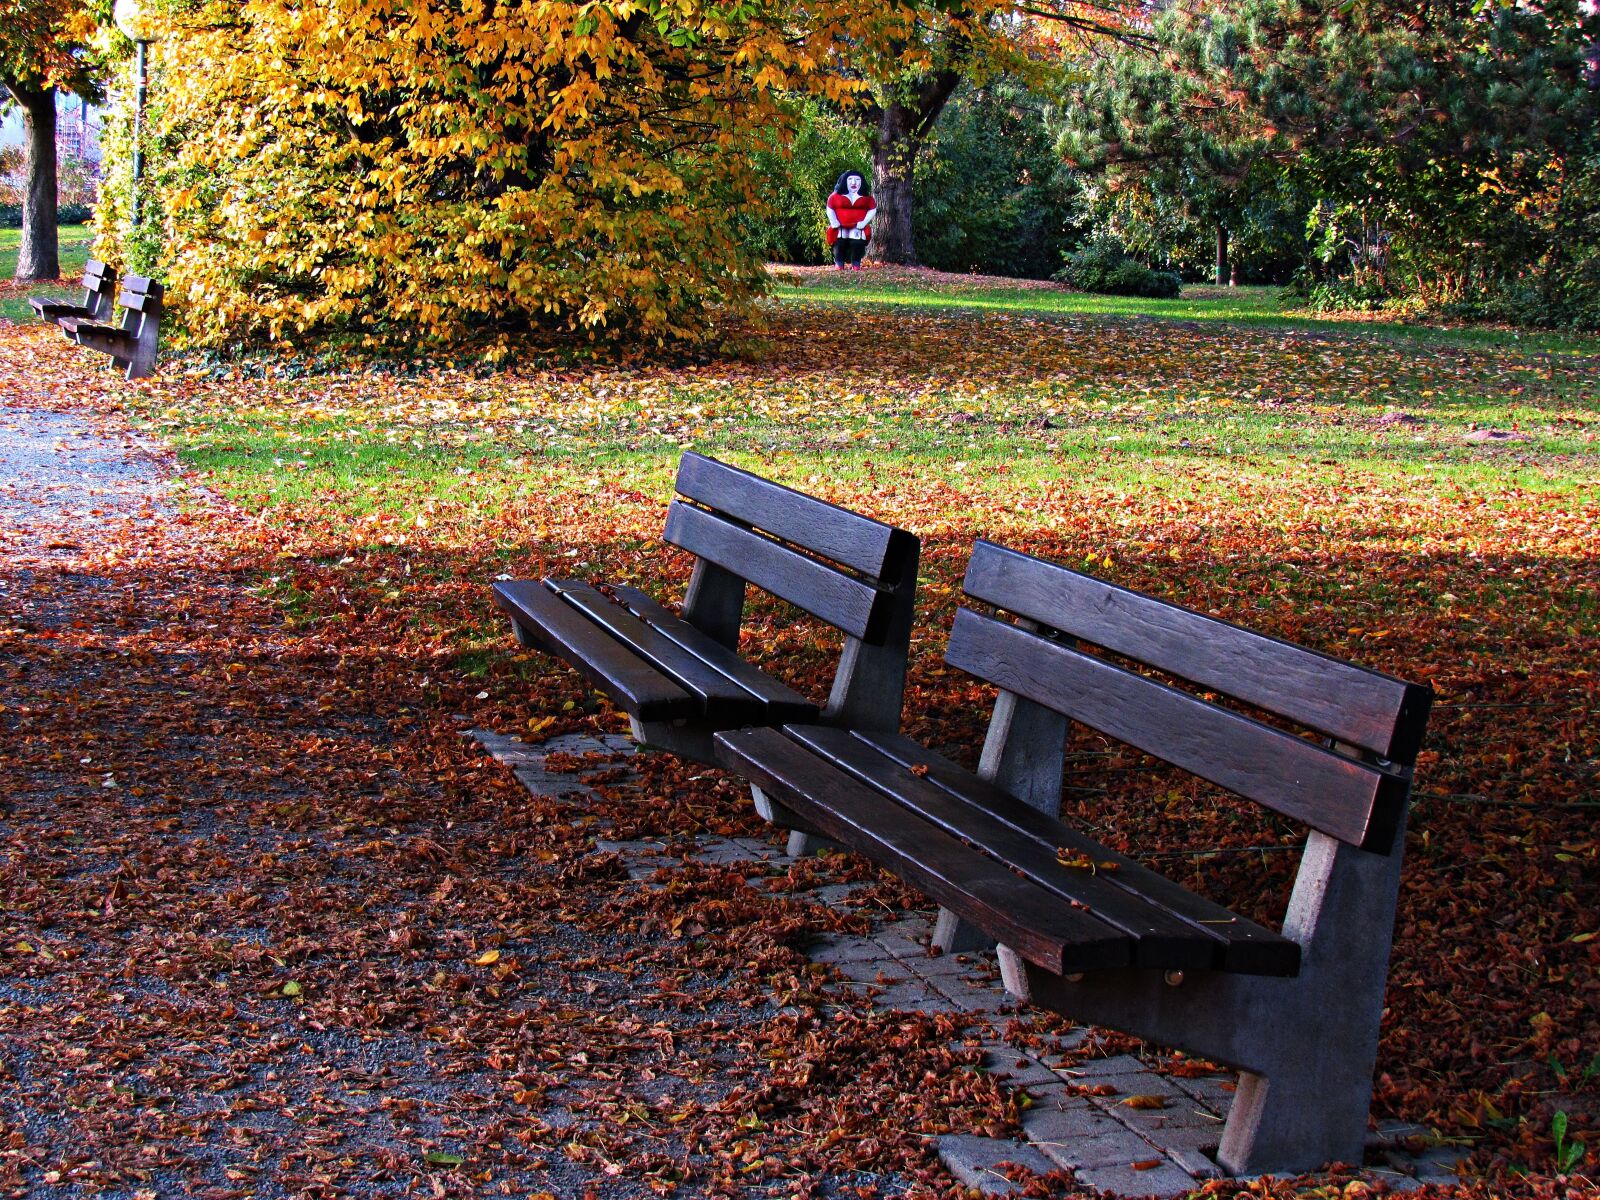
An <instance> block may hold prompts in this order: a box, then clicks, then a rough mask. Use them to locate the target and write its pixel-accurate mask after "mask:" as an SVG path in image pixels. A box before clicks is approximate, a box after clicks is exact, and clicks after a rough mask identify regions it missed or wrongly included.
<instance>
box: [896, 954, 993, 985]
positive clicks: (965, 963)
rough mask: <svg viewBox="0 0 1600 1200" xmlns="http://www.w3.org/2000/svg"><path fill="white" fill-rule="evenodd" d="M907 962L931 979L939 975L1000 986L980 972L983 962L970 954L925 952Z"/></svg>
mask: <svg viewBox="0 0 1600 1200" xmlns="http://www.w3.org/2000/svg"><path fill="white" fill-rule="evenodd" d="M906 962H908V963H909V964H910V965H911V968H912V970H914V971H916V972H917V974H919V975H926V976H927V977H928V978H929V979H932V978H934V977H936V976H938V977H943V978H950V979H963V980H965V981H966V982H967V983H970V984H972V985H974V986H978V985H982V986H984V987H991V986H993V987H997V986H999V985H998V984H997V983H994V982H993V981H991V980H989V979H986V978H984V977H983V976H982V975H980V974H979V971H980V970H981V968H982V964H981V963H979V962H978V961H977V960H976V959H975V958H974V957H973V956H972V955H970V954H925V955H923V956H922V957H920V958H919V957H917V956H915V955H913V956H911V957H910V958H908V959H906Z"/></svg>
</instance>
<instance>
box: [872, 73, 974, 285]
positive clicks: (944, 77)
mask: <svg viewBox="0 0 1600 1200" xmlns="http://www.w3.org/2000/svg"><path fill="white" fill-rule="evenodd" d="M954 57H956V58H958V59H959V58H960V57H961V49H960V48H958V50H957V52H956V53H955V55H954ZM960 82H961V72H960V71H958V70H955V69H954V68H947V69H945V70H942V71H935V72H934V73H933V74H932V75H925V76H923V77H922V78H921V79H920V80H919V81H918V82H917V84H916V86H915V87H913V88H910V89H909V90H902V91H901V92H900V93H899V94H897V95H896V96H895V97H894V98H893V99H892V100H890V101H889V103H887V104H885V105H884V106H883V107H882V108H880V109H876V111H875V112H873V114H872V116H873V117H874V118H875V124H874V125H873V126H872V129H871V137H872V198H873V199H874V200H876V201H877V202H878V215H877V216H876V217H874V218H873V221H872V244H871V245H870V246H868V247H867V257H869V258H873V259H876V260H877V261H879V262H886V263H899V264H900V265H901V266H907V267H914V266H916V265H917V250H916V247H915V245H913V244H912V236H911V217H912V212H913V211H914V208H913V206H914V199H913V196H912V177H913V175H914V173H915V170H916V165H917V155H918V154H919V153H920V152H921V151H922V144H923V142H924V141H925V140H926V139H927V136H928V134H929V133H930V132H932V130H933V123H934V122H935V121H937V120H938V119H939V114H940V113H941V112H943V111H944V106H945V102H946V101H947V100H949V99H950V96H951V93H953V92H954V91H955V90H956V85H957V84H959V83H960Z"/></svg>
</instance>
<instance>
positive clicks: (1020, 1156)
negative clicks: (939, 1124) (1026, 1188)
mask: <svg viewBox="0 0 1600 1200" xmlns="http://www.w3.org/2000/svg"><path fill="white" fill-rule="evenodd" d="M939 1159H940V1161H942V1162H943V1163H944V1165H945V1167H946V1168H947V1169H948V1170H949V1172H950V1174H952V1175H954V1176H955V1177H956V1178H957V1179H959V1180H960V1181H961V1182H962V1183H964V1184H966V1185H967V1186H968V1187H971V1188H977V1189H978V1190H979V1191H980V1192H982V1193H983V1194H984V1195H985V1196H1012V1195H1015V1194H1016V1193H1017V1192H1018V1191H1020V1190H1021V1189H1020V1188H1019V1186H1018V1185H1017V1184H1015V1183H1013V1182H1012V1181H1011V1180H1010V1179H1007V1178H1006V1177H1005V1176H1004V1175H1002V1174H1001V1173H1000V1172H999V1171H998V1170H996V1168H997V1167H999V1165H1000V1164H1001V1163H1015V1164H1016V1165H1017V1166H1019V1167H1026V1168H1027V1169H1028V1170H1030V1171H1032V1172H1034V1173H1035V1174H1036V1175H1048V1174H1049V1173H1050V1172H1051V1171H1054V1170H1055V1169H1056V1164H1055V1163H1053V1162H1051V1161H1050V1160H1049V1159H1048V1158H1046V1157H1045V1156H1044V1155H1042V1154H1040V1153H1039V1152H1038V1151H1037V1150H1035V1149H1034V1148H1033V1147H1032V1146H1025V1145H1023V1144H1022V1143H1021V1142H1013V1141H1008V1140H1006V1139H1004V1138H989V1137H978V1136H976V1135H975V1134H965V1133H961V1134H947V1135H946V1136H944V1137H941V1138H940V1139H939Z"/></svg>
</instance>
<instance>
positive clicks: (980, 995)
mask: <svg viewBox="0 0 1600 1200" xmlns="http://www.w3.org/2000/svg"><path fill="white" fill-rule="evenodd" d="M928 983H929V985H930V986H931V987H932V988H933V989H934V990H935V991H936V992H938V993H939V994H940V995H941V996H943V997H944V998H945V999H946V1000H948V1001H950V1003H951V1004H952V1005H954V1006H955V1007H956V1008H958V1009H960V1010H961V1011H962V1012H969V1013H983V1014H986V1015H993V1014H995V1013H999V1012H1001V1011H1002V1010H1004V1009H1005V1008H1007V1007H1008V1006H1009V1005H1010V1004H1011V1000H1010V997H1008V996H1007V995H1006V994H1005V993H1004V992H995V991H987V990H985V989H982V988H973V987H961V986H957V987H949V986H946V985H945V984H946V981H945V980H943V979H939V978H934V979H931V980H929V981H928Z"/></svg>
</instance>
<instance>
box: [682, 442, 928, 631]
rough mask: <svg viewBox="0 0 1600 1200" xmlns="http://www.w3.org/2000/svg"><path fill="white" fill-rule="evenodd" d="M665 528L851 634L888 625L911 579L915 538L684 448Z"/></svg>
mask: <svg viewBox="0 0 1600 1200" xmlns="http://www.w3.org/2000/svg"><path fill="white" fill-rule="evenodd" d="M676 487H677V492H678V495H679V496H680V497H681V498H680V499H677V500H674V501H673V502H672V505H671V507H670V508H669V509H668V512H667V527H666V532H665V534H664V535H663V536H664V537H665V539H666V540H667V541H669V542H671V543H672V544H673V545H675V546H680V547H682V548H683V549H685V550H687V551H689V552H690V553H691V554H694V555H696V556H698V557H699V558H702V559H704V560H706V561H707V562H711V563H715V564H716V565H717V566H719V567H722V568H723V569H724V570H727V571H729V572H731V573H733V574H734V575H737V576H739V577H740V578H742V579H745V580H747V581H749V582H750V583H753V584H755V585H756V586H757V587H759V588H761V589H762V590H763V591H766V592H770V593H771V594H772V595H774V596H777V597H779V598H781V599H783V600H787V601H788V602H789V603H791V604H793V605H795V606H797V607H799V608H802V609H804V610H805V611H806V612H808V613H810V614H811V615H812V616H815V617H818V618H820V619H821V620H824V621H826V622H827V623H828V624H830V625H832V626H834V627H835V628H837V629H840V630H843V631H844V632H845V633H847V634H849V635H850V636H851V637H855V638H860V639H861V640H862V641H864V642H868V643H873V644H878V643H881V642H882V641H883V640H884V639H885V638H887V637H889V636H890V634H891V629H892V627H893V626H894V625H895V623H896V622H895V617H896V614H897V612H898V611H900V610H901V609H903V608H904V605H905V603H906V601H907V600H908V596H907V590H908V589H909V588H914V587H915V584H916V564H917V554H918V549H919V545H918V541H917V538H916V537H915V536H914V535H913V534H910V533H908V532H906V531H905V530H904V529H899V528H897V527H895V526H893V525H886V524H884V523H883V522H882V521H874V520H873V519H872V518H870V517H864V516H861V515H860V514H859V513H854V512H851V511H850V510H849V509H845V508H840V507H838V506H837V505H834V504H829V503H827V502H826V501H824V500H818V499H816V498H815V497H813V496H807V495H805V494H804V493H803V492H797V491H795V490H793V489H792V488H786V487H784V486H783V485H781V484H777V483H773V482H772V481H771V480H767V479H763V478H761V477H760V476H759V475H752V474H751V473H750V472H748V471H742V470H740V469H739V468H738V467H731V466H729V465H728V464H727V463H724V462H719V461H718V460H716V459H714V458H708V457H706V456H705V455H703V454H694V453H689V454H685V455H684V456H683V460H682V462H680V463H679V465H678V481H677V485H676Z"/></svg>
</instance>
